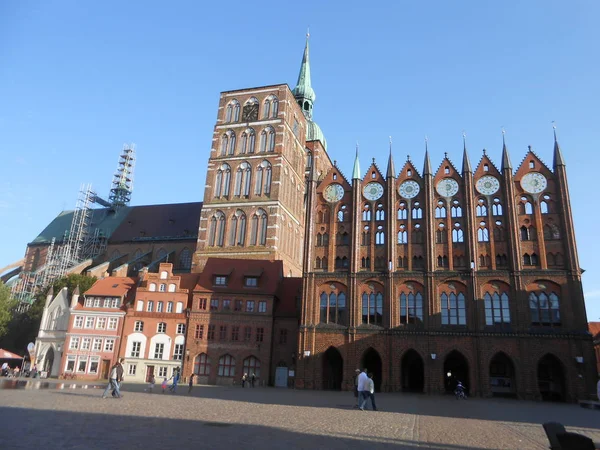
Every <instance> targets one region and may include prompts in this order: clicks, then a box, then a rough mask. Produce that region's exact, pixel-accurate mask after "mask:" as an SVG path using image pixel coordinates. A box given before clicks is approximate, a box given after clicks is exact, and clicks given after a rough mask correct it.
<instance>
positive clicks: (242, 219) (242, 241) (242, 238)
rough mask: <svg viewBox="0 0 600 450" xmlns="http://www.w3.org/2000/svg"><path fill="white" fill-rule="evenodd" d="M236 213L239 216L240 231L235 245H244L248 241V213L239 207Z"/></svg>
mask: <svg viewBox="0 0 600 450" xmlns="http://www.w3.org/2000/svg"><path fill="white" fill-rule="evenodd" d="M235 215H236V217H237V223H238V225H237V226H238V231H237V238H236V240H235V245H239V246H241V247H243V246H244V244H245V243H246V214H244V211H242V210H239V209H238V210H237V211H236V213H235Z"/></svg>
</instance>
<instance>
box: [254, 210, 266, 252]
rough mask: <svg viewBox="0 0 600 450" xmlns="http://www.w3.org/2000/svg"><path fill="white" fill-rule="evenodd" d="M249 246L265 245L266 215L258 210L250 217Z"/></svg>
mask: <svg viewBox="0 0 600 450" xmlns="http://www.w3.org/2000/svg"><path fill="white" fill-rule="evenodd" d="M250 245H267V213H266V212H265V211H264V210H263V209H260V208H259V209H258V210H257V211H256V213H254V215H253V216H252V225H251V230H250Z"/></svg>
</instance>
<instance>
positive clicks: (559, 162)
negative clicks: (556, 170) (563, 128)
mask: <svg viewBox="0 0 600 450" xmlns="http://www.w3.org/2000/svg"><path fill="white" fill-rule="evenodd" d="M552 131H553V132H554V167H557V166H564V165H565V160H564V158H563V156H562V152H561V151H560V145H558V139H557V138H556V122H554V120H553V121H552Z"/></svg>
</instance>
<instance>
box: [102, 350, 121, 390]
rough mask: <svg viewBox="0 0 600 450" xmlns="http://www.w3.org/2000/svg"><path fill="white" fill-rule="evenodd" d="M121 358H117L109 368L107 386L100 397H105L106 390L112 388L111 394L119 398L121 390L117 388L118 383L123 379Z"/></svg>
mask: <svg viewBox="0 0 600 450" xmlns="http://www.w3.org/2000/svg"><path fill="white" fill-rule="evenodd" d="M121 362H122V360H121V359H119V360H117V362H116V363H115V364H114V365H113V366H112V368H111V369H110V375H109V377H108V386H106V389H105V390H104V393H103V394H102V398H106V397H107V395H108V392H109V391H110V390H111V389H112V395H113V397H115V398H121V392H120V390H119V383H120V382H121V380H122V379H123V365H122V364H121Z"/></svg>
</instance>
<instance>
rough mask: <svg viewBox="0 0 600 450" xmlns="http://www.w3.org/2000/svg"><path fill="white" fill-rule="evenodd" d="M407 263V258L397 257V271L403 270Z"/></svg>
mask: <svg viewBox="0 0 600 450" xmlns="http://www.w3.org/2000/svg"><path fill="white" fill-rule="evenodd" d="M407 263H408V256H405V257H402V256H398V269H403V268H404V267H407Z"/></svg>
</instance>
